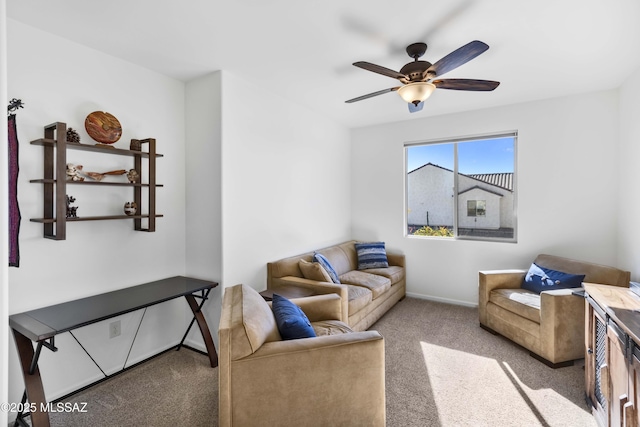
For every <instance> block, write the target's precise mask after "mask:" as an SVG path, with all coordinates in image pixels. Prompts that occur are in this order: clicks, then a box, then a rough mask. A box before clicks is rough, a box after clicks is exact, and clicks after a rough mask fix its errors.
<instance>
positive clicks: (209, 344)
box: [178, 289, 218, 368]
mask: <svg viewBox="0 0 640 427" xmlns="http://www.w3.org/2000/svg"><path fill="white" fill-rule="evenodd" d="M210 290H211V289H209V291H210ZM208 295H209V292H207V293H206V294H205V295H204V296H203V297H202V303H201V304H200V305H198V303H197V301H196V297H195V296H194V295H185V296H184V297H185V298H186V299H187V302H188V303H189V307H190V308H191V311H192V312H193V319H192V320H191V324H189V329H191V326H192V325H193V322H194V320H195V321H197V322H198V327H199V328H200V332H201V333H202V338H203V339H204V345H205V347H206V348H207V354H208V355H209V362H211V367H212V368H215V367H216V366H218V353H217V352H216V346H215V344H214V343H213V338H211V332H209V326H208V325H207V321H206V320H205V318H204V315H203V314H202V310H201V308H202V305H203V304H204V302H205V301H206V299H207V296H208ZM189 329H187V332H186V333H185V335H184V337H183V338H182V341H181V342H180V344H179V345H178V348H180V346H181V345H182V342H184V340H185V338H186V337H187V334H188V333H189Z"/></svg>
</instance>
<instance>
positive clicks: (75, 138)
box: [67, 128, 80, 144]
mask: <svg viewBox="0 0 640 427" xmlns="http://www.w3.org/2000/svg"><path fill="white" fill-rule="evenodd" d="M67 142H73V143H76V144H80V134H79V133H78V131H77V130H75V129H74V128H69V129H67Z"/></svg>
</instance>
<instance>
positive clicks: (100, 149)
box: [31, 138, 164, 158]
mask: <svg viewBox="0 0 640 427" xmlns="http://www.w3.org/2000/svg"><path fill="white" fill-rule="evenodd" d="M31 144H33V145H41V146H43V147H55V146H56V145H57V143H56V140H55V139H49V138H40V139H36V140H34V141H31ZM66 146H67V149H69V150H80V151H94V152H96V153H106V154H116V155H118V156H142V157H149V153H145V152H144V151H135V150H124V149H122V148H115V147H111V146H108V145H107V146H101V145H89V144H80V143H77V142H67V143H66ZM157 157H164V155H162V154H158V153H156V158H157Z"/></svg>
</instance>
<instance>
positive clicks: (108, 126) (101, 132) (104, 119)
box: [84, 111, 122, 144]
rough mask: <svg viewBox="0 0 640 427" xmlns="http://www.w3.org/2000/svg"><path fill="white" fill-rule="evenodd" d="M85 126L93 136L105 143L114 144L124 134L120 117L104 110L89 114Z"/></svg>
mask: <svg viewBox="0 0 640 427" xmlns="http://www.w3.org/2000/svg"><path fill="white" fill-rule="evenodd" d="M84 128H85V129H86V130H87V133H88V134H89V136H90V137H91V138H93V139H95V140H96V141H98V142H101V143H103V144H113V143H114V142H116V141H117V140H119V139H120V137H121V136H122V126H120V122H119V121H118V119H116V118H115V117H114V116H113V115H111V114H109V113H107V112H104V111H94V112H93V113H91V114H89V115H88V116H87V118H86V119H85V120H84Z"/></svg>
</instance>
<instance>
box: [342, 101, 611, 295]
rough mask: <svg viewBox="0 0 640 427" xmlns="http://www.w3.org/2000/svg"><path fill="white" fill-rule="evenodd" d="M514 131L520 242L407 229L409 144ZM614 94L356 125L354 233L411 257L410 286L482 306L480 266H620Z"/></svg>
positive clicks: (413, 291) (417, 292)
mask: <svg viewBox="0 0 640 427" xmlns="http://www.w3.org/2000/svg"><path fill="white" fill-rule="evenodd" d="M512 130H517V131H518V135H519V136H518V147H517V152H518V153H517V157H518V159H517V169H516V172H517V183H516V185H517V187H516V188H517V205H518V231H517V238H518V242H517V243H497V242H477V241H455V240H450V239H449V240H447V239H417V238H406V237H404V236H403V232H404V230H403V215H404V201H403V192H404V190H403V182H404V173H403V143H404V142H407V141H420V140H430V139H441V138H446V137H458V136H465V135H478V134H487V133H492V132H505V131H512ZM618 134H619V132H618V94H617V91H606V92H596V93H590V94H585V95H577V96H571V97H565V98H558V99H551V100H544V101H538V102H529V103H523V104H517V105H510V106H506V107H497V108H490V109H486V110H479V111H472V112H465V113H460V114H452V115H444V116H439V117H433V118H425V119H423V120H410V121H406V122H398V123H392V124H387V125H379V126H371V127H366V128H360V129H354V130H352V141H353V143H352V153H351V157H352V173H351V179H352V181H351V182H352V187H351V194H352V200H353V204H352V223H353V238H355V239H379V240H384V241H386V242H387V246H388V247H390V248H395V249H398V250H401V251H403V252H404V253H405V255H406V259H407V292H408V293H410V294H414V295H421V296H427V297H430V298H434V299H438V300H443V301H451V302H457V303H464V304H470V305H473V304H477V300H478V296H477V292H478V291H477V282H478V277H477V276H478V271H479V270H489V269H502V268H525V267H528V265H529V264H530V263H531V261H532V260H533V258H534V257H535V256H536V254H538V253H542V252H546V253H552V254H556V255H561V256H569V257H573V258H577V259H583V260H586V261H593V262H600V263H603V264H610V265H617V259H618V257H617V250H618V246H617V226H618V224H617V215H618V186H619V176H618V173H617V171H618V161H619V155H618V150H617V145H618Z"/></svg>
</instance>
